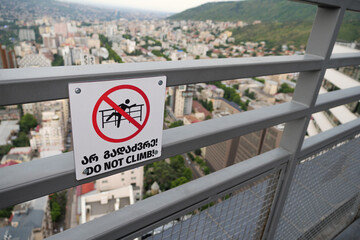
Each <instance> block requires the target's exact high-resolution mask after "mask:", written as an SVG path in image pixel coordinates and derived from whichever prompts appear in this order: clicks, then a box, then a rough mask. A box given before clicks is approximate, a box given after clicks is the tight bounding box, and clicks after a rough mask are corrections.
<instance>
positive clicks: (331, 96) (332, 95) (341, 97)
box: [312, 86, 360, 113]
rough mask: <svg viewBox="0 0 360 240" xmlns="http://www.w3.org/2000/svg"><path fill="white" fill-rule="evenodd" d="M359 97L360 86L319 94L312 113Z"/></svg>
mask: <svg viewBox="0 0 360 240" xmlns="http://www.w3.org/2000/svg"><path fill="white" fill-rule="evenodd" d="M359 99H360V86H359V87H352V88H346V89H342V90H336V91H332V92H328V93H324V94H320V95H319V97H318V100H317V101H316V103H315V106H314V109H313V111H312V113H315V112H320V111H324V110H328V109H330V108H333V107H337V106H340V105H343V104H347V103H350V102H355V101H358V100H359Z"/></svg>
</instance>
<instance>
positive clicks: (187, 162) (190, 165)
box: [182, 153, 201, 179]
mask: <svg viewBox="0 0 360 240" xmlns="http://www.w3.org/2000/svg"><path fill="white" fill-rule="evenodd" d="M182 156H183V157H184V159H185V166H186V167H190V170H191V172H192V175H193V179H197V178H200V177H201V175H200V174H199V173H198V171H197V170H196V168H195V167H194V163H193V162H191V161H190V159H189V157H188V156H187V154H185V153H184V154H182ZM189 162H190V164H189Z"/></svg>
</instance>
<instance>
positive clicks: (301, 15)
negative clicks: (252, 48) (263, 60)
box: [169, 0, 360, 47]
mask: <svg viewBox="0 0 360 240" xmlns="http://www.w3.org/2000/svg"><path fill="white" fill-rule="evenodd" d="M315 14H316V6H314V5H309V4H304V3H298V2H292V1H288V0H246V1H236V2H234V1H232V2H213V3H206V4H203V5H201V6H199V7H195V8H191V9H188V10H186V11H184V12H181V13H178V14H175V15H172V16H170V17H169V19H171V20H199V21H205V20H208V19H210V20H214V21H239V20H242V21H245V22H248V23H252V22H253V21H255V20H261V21H262V24H257V25H248V26H246V27H244V28H237V29H233V30H232V31H233V36H234V37H235V39H236V42H237V43H239V42H242V41H267V43H268V44H270V45H279V44H294V45H295V46H297V47H298V46H300V45H305V44H306V41H307V39H308V37H309V34H310V31H311V26H312V23H313V21H314V18H315ZM359 26H360V14H357V13H353V12H347V13H346V15H345V20H344V23H343V25H342V27H341V29H340V33H339V36H338V40H342V41H355V40H356V41H358V42H359V41H360V27H359Z"/></svg>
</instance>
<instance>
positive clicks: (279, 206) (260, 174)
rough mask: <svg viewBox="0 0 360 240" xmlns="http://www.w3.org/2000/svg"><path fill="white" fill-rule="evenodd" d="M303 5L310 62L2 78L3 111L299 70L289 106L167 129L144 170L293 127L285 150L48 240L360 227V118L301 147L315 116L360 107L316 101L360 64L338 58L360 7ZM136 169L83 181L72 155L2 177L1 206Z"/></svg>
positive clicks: (276, 60) (359, 95)
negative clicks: (312, 11) (344, 30)
mask: <svg viewBox="0 0 360 240" xmlns="http://www.w3.org/2000/svg"><path fill="white" fill-rule="evenodd" d="M302 2H305V3H310V4H316V5H318V10H317V14H316V18H315V21H314V24H313V29H312V32H311V34H310V37H309V40H308V44H307V51H306V54H305V55H303V56H278V57H257V58H240V59H239V58H238V59H217V60H197V61H186V62H181V61H180V62H156V63H154V62H151V63H135V64H119V65H94V66H81V67H75V66H74V67H66V68H64V67H56V68H40V69H39V68H37V69H35V68H29V69H12V70H0V86H1V88H0V104H1V105H10V104H21V103H27V102H36V101H45V100H54V99H62V98H68V83H70V82H83V81H106V80H114V79H126V78H134V77H149V76H159V75H164V76H166V77H167V86H177V85H183V84H191V83H192V84H194V83H201V82H210V81H219V80H227V79H235V78H245V77H256V76H264V75H272V74H280V73H290V72H300V76H299V80H298V81H297V86H296V89H295V93H294V96H293V99H292V101H291V102H288V103H283V104H278V105H274V106H271V107H267V108H262V109H258V110H253V111H248V112H244V113H239V114H234V115H230V116H227V117H223V118H220V119H212V120H208V121H205V122H201V123H196V124H192V125H187V126H182V127H178V128H174V129H168V130H165V131H164V132H163V146H162V156H161V157H160V158H157V159H154V160H150V161H147V162H145V163H146V164H148V163H150V162H155V161H159V160H162V159H165V158H167V157H170V156H174V155H177V154H181V153H185V152H188V151H191V150H194V149H196V148H200V147H204V146H208V145H211V144H215V143H219V142H221V141H225V140H228V139H232V138H234V137H238V136H242V135H245V134H248V133H251V132H253V131H257V130H261V129H264V128H268V127H271V126H274V125H277V124H280V123H285V129H284V133H283V137H282V141H281V144H280V147H279V148H276V149H274V150H271V151H269V152H266V153H264V154H261V155H259V156H256V157H254V158H251V159H249V160H247V161H243V162H240V163H237V164H235V165H233V166H230V167H227V168H225V169H222V170H220V171H217V172H215V173H212V174H210V175H207V176H204V177H202V178H199V179H197V180H194V181H192V182H190V183H187V184H184V185H181V186H179V187H177V188H175V189H172V190H169V191H167V192H164V193H161V194H159V195H156V196H153V197H151V198H149V199H146V200H143V201H140V202H137V203H136V204H134V205H131V206H129V207H126V208H122V209H120V210H118V211H116V212H113V213H111V214H108V215H106V216H104V217H101V218H97V219H95V220H93V221H91V222H88V223H85V224H82V225H80V226H78V227H75V228H73V229H69V230H67V231H64V232H62V233H59V234H56V235H54V236H52V237H51V239H134V238H139V239H140V238H141V237H147V238H148V239H334V238H335V237H336V236H337V235H338V234H339V233H340V232H342V231H343V230H344V229H345V228H347V227H348V226H349V225H350V224H351V223H352V222H354V221H355V220H356V219H357V218H358V216H359V207H360V194H359V193H360V177H359V172H360V157H359V156H360V150H359V148H358V146H359V142H360V138H359V136H360V119H356V120H353V121H351V122H348V123H346V124H342V125H340V126H337V127H335V128H333V129H331V130H328V131H326V132H323V133H320V134H318V135H315V136H313V137H310V138H307V139H305V140H304V138H305V133H306V129H307V127H308V124H309V120H310V117H311V115H312V114H313V113H317V112H320V111H325V110H328V109H330V108H333V107H336V106H339V105H342V104H346V103H350V102H354V101H359V100H360V87H352V88H347V89H344V90H338V91H332V92H329V93H325V94H321V95H319V94H318V93H319V89H320V87H321V83H322V80H323V77H324V74H325V71H326V69H328V68H337V67H343V66H350V65H359V64H360V54H357V53H346V54H331V53H332V49H333V46H334V43H335V40H336V36H337V33H338V31H339V28H340V25H341V22H342V19H343V16H344V13H345V12H346V11H357V12H359V11H360V1H355V0H354V1H334V0H317V1H315V0H304V1H302ZM142 165H144V163H137V164H136V165H133V166H131V168H133V167H138V166H142ZM129 169H130V167H127V168H122V169H118V170H115V171H113V172H110V173H104V174H101V175H98V176H95V177H91V178H88V179H86V180H81V181H77V180H76V178H75V168H74V159H73V153H72V152H69V153H64V154H62V155H57V156H53V157H48V158H43V159H39V160H36V161H31V162H28V163H23V164H19V165H15V166H11V167H7V168H3V169H0V175H1V181H0V208H4V207H7V206H10V205H14V204H18V203H21V202H24V201H27V200H31V199H34V198H37V197H40V196H44V195H48V194H50V193H53V192H57V191H60V190H63V189H66V188H70V187H74V186H77V185H80V184H83V183H86V182H90V181H94V180H96V179H99V178H102V177H105V176H109V175H112V174H116V173H120V172H123V171H126V170H129ZM14 176H16V177H14ZM338 237H340V236H338Z"/></svg>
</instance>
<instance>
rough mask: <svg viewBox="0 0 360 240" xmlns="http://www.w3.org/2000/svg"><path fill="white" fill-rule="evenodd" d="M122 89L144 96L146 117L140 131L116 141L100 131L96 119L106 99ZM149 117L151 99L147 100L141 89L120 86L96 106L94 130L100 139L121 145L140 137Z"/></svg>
mask: <svg viewBox="0 0 360 240" xmlns="http://www.w3.org/2000/svg"><path fill="white" fill-rule="evenodd" d="M121 89H130V90H133V91H135V92H137V93H139V94H140V95H141V96H142V98H143V99H144V101H145V105H146V116H145V119H144V122H143V124H142V125H141V126H140V127H139V128H138V130H137V131H136V132H135V133H133V134H131V135H130V136H128V137H125V138H119V139H116V138H110V137H108V136H106V135H105V134H104V133H102V132H101V130H100V129H99V126H98V124H97V119H96V117H97V112H98V110H99V106H100V104H101V103H102V102H103V101H105V99H106V98H108V96H109V94H111V93H113V92H115V91H117V90H121ZM149 115H150V103H149V99H148V98H147V96H146V94H145V93H144V92H143V91H142V90H141V89H140V88H138V87H135V86H133V85H119V86H116V87H113V88H111V89H109V90H107V91H106V92H105V93H104V94H103V95H101V97H100V98H99V100H98V101H97V102H96V104H95V107H94V111H93V114H92V122H93V127H94V130H95V132H96V133H97V134H98V135H99V137H101V138H102V139H104V140H105V141H108V142H113V143H119V142H125V141H128V140H130V139H132V138H133V137H135V136H136V135H138V134H139V133H140V132H141V130H143V128H144V127H145V125H146V123H147V121H148V119H149Z"/></svg>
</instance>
